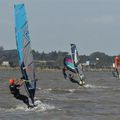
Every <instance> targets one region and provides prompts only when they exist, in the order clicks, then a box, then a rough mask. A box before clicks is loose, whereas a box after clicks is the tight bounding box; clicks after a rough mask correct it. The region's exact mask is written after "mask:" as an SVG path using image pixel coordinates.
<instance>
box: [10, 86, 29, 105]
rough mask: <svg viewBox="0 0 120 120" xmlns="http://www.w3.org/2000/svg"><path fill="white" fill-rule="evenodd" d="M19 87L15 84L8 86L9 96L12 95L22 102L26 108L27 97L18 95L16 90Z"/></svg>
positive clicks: (27, 103)
mask: <svg viewBox="0 0 120 120" xmlns="http://www.w3.org/2000/svg"><path fill="white" fill-rule="evenodd" d="M19 87H20V85H17V84H12V85H9V89H10V91H11V94H13V95H14V97H15V98H16V99H19V100H22V101H23V102H24V103H25V104H26V105H27V106H28V107H30V105H29V99H28V97H27V96H25V95H22V94H20V91H19V89H18V88H19Z"/></svg>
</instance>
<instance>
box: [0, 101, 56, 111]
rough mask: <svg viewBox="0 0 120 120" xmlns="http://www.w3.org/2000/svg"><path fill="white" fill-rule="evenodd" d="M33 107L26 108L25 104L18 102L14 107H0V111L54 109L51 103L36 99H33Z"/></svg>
mask: <svg viewBox="0 0 120 120" xmlns="http://www.w3.org/2000/svg"><path fill="white" fill-rule="evenodd" d="M35 105H36V106H35V107H34V108H27V106H26V105H24V104H22V105H21V104H19V105H17V106H16V107H14V108H0V111H4V112H17V111H21V112H22V111H28V112H30V111H35V112H38V111H47V110H52V109H55V106H53V105H49V104H46V103H42V102H41V101H40V100H36V101H35Z"/></svg>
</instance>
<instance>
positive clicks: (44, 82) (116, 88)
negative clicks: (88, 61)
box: [0, 70, 120, 120]
mask: <svg viewBox="0 0 120 120" xmlns="http://www.w3.org/2000/svg"><path fill="white" fill-rule="evenodd" d="M37 74H38V79H39V81H38V84H37V88H38V89H37V91H36V97H37V99H38V100H37V102H38V107H37V108H35V109H31V110H30V109H27V108H26V106H25V105H24V104H23V103H22V102H21V101H18V100H16V99H15V98H13V97H12V95H11V94H10V92H9V89H8V79H9V78H11V77H13V78H15V77H20V76H21V75H20V72H19V71H16V70H15V71H0V120H120V80H116V79H114V78H113V77H112V74H111V73H110V72H87V73H86V76H87V81H86V85H85V86H84V87H79V86H78V85H77V84H73V83H71V82H70V81H68V80H65V79H64V78H63V75H62V73H61V72H57V71H56V72H39V73H37ZM22 92H24V91H22Z"/></svg>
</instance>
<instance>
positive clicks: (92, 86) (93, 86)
mask: <svg viewBox="0 0 120 120" xmlns="http://www.w3.org/2000/svg"><path fill="white" fill-rule="evenodd" d="M84 87H85V88H94V89H97V88H99V89H100V88H104V89H105V88H109V87H107V86H97V85H92V84H86V85H84Z"/></svg>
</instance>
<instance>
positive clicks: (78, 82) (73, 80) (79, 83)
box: [63, 66, 85, 86]
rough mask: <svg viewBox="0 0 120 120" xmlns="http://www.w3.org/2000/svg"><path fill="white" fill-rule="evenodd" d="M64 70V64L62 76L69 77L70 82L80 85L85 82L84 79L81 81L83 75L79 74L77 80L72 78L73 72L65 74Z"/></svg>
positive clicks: (65, 69)
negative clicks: (78, 79)
mask: <svg viewBox="0 0 120 120" xmlns="http://www.w3.org/2000/svg"><path fill="white" fill-rule="evenodd" d="M66 71H67V68H66V67H65V66H64V68H63V75H64V78H65V79H67V78H69V80H70V81H71V82H72V83H77V84H78V85H80V86H82V85H83V84H85V83H84V81H83V78H84V76H83V75H80V81H77V80H75V79H74V75H73V74H71V73H69V74H68V75H67V73H66Z"/></svg>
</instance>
